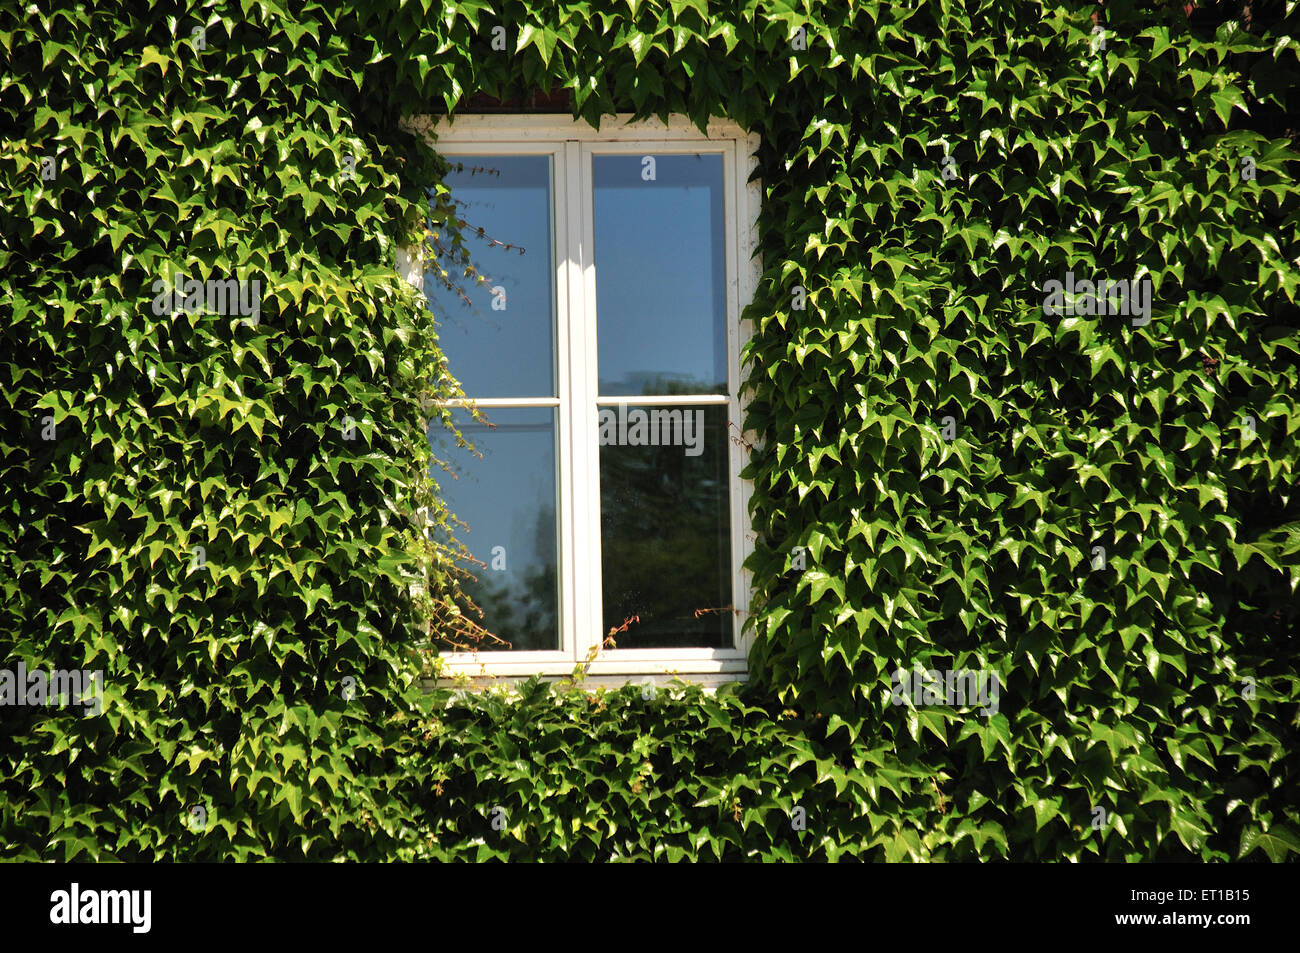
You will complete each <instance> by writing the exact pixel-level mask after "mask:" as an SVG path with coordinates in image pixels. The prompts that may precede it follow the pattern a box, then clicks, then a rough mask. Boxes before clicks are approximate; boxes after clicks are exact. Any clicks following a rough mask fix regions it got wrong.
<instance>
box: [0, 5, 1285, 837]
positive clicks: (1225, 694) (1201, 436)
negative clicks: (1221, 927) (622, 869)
mask: <svg viewBox="0 0 1300 953" xmlns="http://www.w3.org/2000/svg"><path fill="white" fill-rule="evenodd" d="M1298 23H1300V20H1297V15H1296V12H1295V5H1294V4H1283V3H1247V4H1245V6H1244V7H1243V6H1241V5H1239V4H1232V5H1228V4H1223V5H1221V7H1211V6H1207V5H1200V6H1198V5H1196V4H1182V3H1178V4H1173V3H1168V4H1166V3H1147V4H1141V5H1135V4H1127V3H1110V4H1107V5H1106V6H1105V8H1104V10H1101V9H1100V8H1097V7H1095V6H1093V5H1090V4H1071V3H1062V4H1051V5H1046V6H1044V5H1042V4H1038V3H1028V2H1019V0H1011V2H1002V0H989V2H975V0H971V2H967V3H950V2H943V0H934V2H922V3H917V4H914V5H901V4H892V3H836V4H830V3H825V4H817V3H812V2H809V0H801V2H791V3H786V2H782V0H771V2H762V3H759V2H750V3H743V4H742V3H718V2H708V0H663V2H659V0H641V2H637V0H589V2H580V0H573V2H561V3H549V2H548V3H544V4H528V3H525V2H522V0H465V2H455V3H449V4H445V5H444V4H441V3H436V2H396V0H374V2H366V3H356V4H333V3H315V2H307V3H283V4H277V3H273V2H235V0H213V2H206V3H204V2H195V3H178V2H163V3H150V4H145V3H121V4H96V3H88V4H85V5H81V6H78V7H76V8H75V9H62V8H59V9H55V10H54V11H53V12H51V11H48V10H46V9H45V8H43V7H37V6H34V5H33V6H23V5H20V4H18V3H15V2H4V3H0V49H2V50H3V54H0V55H2V56H3V57H4V60H5V65H6V68H5V70H4V71H3V74H2V75H0V126H3V127H4V128H5V129H6V130H7V131H6V133H5V138H4V140H3V142H2V143H0V181H2V182H3V193H2V194H3V197H4V201H3V202H2V203H0V301H3V305H2V306H0V413H2V414H3V417H4V427H3V431H2V434H3V435H2V436H0V480H2V481H3V484H4V486H5V488H6V491H5V495H4V497H3V498H0V539H2V543H3V545H0V589H2V591H3V600H2V601H0V666H6V667H7V668H8V669H9V670H14V669H16V666H17V665H18V664H19V662H22V663H23V664H24V665H25V666H27V668H28V669H37V668H45V669H54V670H67V669H77V670H81V671H94V670H97V671H102V684H103V691H102V700H101V701H102V710H99V708H100V707H101V706H99V705H95V706H86V705H78V704H74V703H71V702H69V703H65V704H17V703H16V702H17V698H16V697H15V696H13V695H12V694H11V695H9V696H4V695H3V694H0V699H6V703H5V704H4V705H3V706H0V718H3V722H4V730H3V732H0V843H2V844H3V845H4V846H3V848H0V855H3V856H5V857H20V858H28V859H34V858H53V859H63V858H65V857H68V858H92V857H93V858H100V859H107V858H118V859H124V860H133V859H148V858H163V857H165V858H175V859H198V858H203V859H212V858H239V859H242V858H261V857H272V858H278V859H290V858H303V857H308V858H313V859H334V858H338V857H343V858H387V857H402V858H408V857H419V858H467V859H474V858H480V857H503V858H514V859H525V858H532V859H561V858H565V857H574V858H584V859H586V858H592V859H606V858H612V859H628V858H632V859H636V858H656V859H679V858H703V859H709V858H724V859H743V858H773V859H778V858H781V859H800V858H813V859H836V858H842V857H843V858H855V859H864V860H882V859H890V860H894V859H935V860H955V859H970V858H977V857H978V858H1010V859H1017V860H1027V859H1067V858H1068V859H1089V858H1106V859H1131V860H1147V859H1178V858H1203V859H1229V858H1237V857H1248V858H1251V859H1263V858H1271V859H1282V858H1285V857H1287V856H1289V855H1290V854H1291V853H1292V852H1294V851H1300V833H1298V832H1300V816H1298V815H1300V809H1298V808H1297V807H1296V805H1297V804H1300V791H1297V771H1296V768H1297V759H1298V758H1300V745H1297V705H1296V701H1295V699H1296V687H1297V674H1296V659H1297V648H1298V647H1297V639H1296V631H1297V618H1298V616H1300V611H1298V609H1297V600H1296V587H1297V585H1298V584H1300V500H1297V498H1296V497H1295V494H1294V492H1293V487H1292V484H1293V482H1294V480H1295V475H1296V462H1297V443H1296V434H1297V429H1300V412H1298V411H1297V408H1296V399H1297V395H1300V382H1298V380H1297V377H1298V376H1300V375H1298V368H1300V364H1298V361H1300V320H1298V315H1297V308H1296V304H1295V301H1294V295H1295V293H1296V289H1297V285H1298V284H1300V267H1298V266H1300V237H1298V236H1297V215H1298V213H1297V210H1298V209H1300V201H1298V200H1300V188H1298V187H1297V185H1296V179H1295V177H1296V173H1297V170H1300V162H1298V160H1300V155H1298V154H1297V153H1296V151H1295V149H1294V138H1295V136H1296V134H1297V129H1298V128H1300V120H1297V113H1298V112H1300V109H1298V101H1297V100H1298V97H1300V92H1298V91H1300V82H1297V79H1298V78H1300V61H1298V56H1300V44H1298V42H1297V40H1296V33H1297V31H1296V27H1297V24H1298ZM539 90H540V91H544V92H545V93H546V94H547V95H554V94H555V93H556V92H558V93H559V94H560V95H563V96H567V101H568V102H570V103H571V104H572V108H573V112H574V114H575V115H578V116H581V117H582V118H584V119H586V120H587V121H590V122H592V123H599V122H600V121H601V120H602V119H608V117H609V116H610V115H611V114H614V113H618V112H627V113H635V114H636V115H638V116H641V117H648V116H656V115H657V116H667V115H670V114H685V115H687V116H689V117H690V118H691V119H692V120H694V121H695V122H696V123H697V124H702V123H703V122H704V121H705V120H706V119H707V118H708V117H709V116H711V115H720V116H726V117H728V118H731V119H734V120H735V121H737V122H739V123H740V124H741V125H743V126H745V127H746V128H748V129H751V130H753V131H755V132H756V133H758V135H759V138H760V142H761V145H760V148H759V152H758V156H757V159H758V164H759V175H760V177H761V179H762V185H763V196H764V201H763V208H762V213H761V217H760V220H759V223H758V234H759V239H760V252H761V255H762V262H763V276H762V281H761V284H760V287H759V291H758V293H757V295H756V297H755V300H754V301H753V303H752V304H751V305H750V306H749V307H748V308H747V309H746V312H745V319H746V320H747V322H749V324H750V326H751V327H752V331H753V336H752V340H751V343H750V345H749V346H748V348H747V351H746V358H747V373H748V389H747V392H746V394H747V406H748V408H749V410H748V418H747V420H746V421H745V422H744V423H745V425H746V428H747V429H748V430H749V431H750V432H751V433H752V434H753V435H754V438H755V439H754V450H753V452H752V455H751V462H750V465H749V467H748V469H747V471H746V475H747V476H748V477H750V478H752V480H753V484H754V491H755V492H754V500H753V505H752V519H753V526H752V532H753V534H754V535H755V536H756V538H757V539H758V543H757V546H756V551H755V553H754V555H753V557H752V559H751V560H750V568H751V569H752V571H753V574H754V579H755V585H756V593H755V598H754V603H753V606H752V613H751V619H750V623H749V624H750V625H752V631H753V632H754V635H755V648H754V650H753V653H752V656H751V659H750V672H751V675H750V681H749V683H748V684H747V685H746V686H744V687H743V688H738V689H735V690H729V691H723V692H720V693H719V694H718V695H716V696H706V695H704V694H702V693H701V692H700V691H699V690H698V689H695V688H688V689H673V690H667V689H665V690H662V691H659V692H657V693H646V692H643V691H642V690H641V689H640V688H628V689H623V690H619V691H614V692H589V691H586V690H584V689H583V687H582V685H581V683H580V682H579V683H578V684H576V685H574V686H571V687H567V688H556V687H548V686H547V685H545V684H540V683H535V682H534V683H529V684H527V685H525V686H523V688H522V689H521V690H520V691H518V692H515V693H502V692H488V693H485V694H483V695H480V696H477V697H474V698H469V699H466V698H463V697H459V696H452V695H449V694H448V693H445V692H438V693H435V694H434V695H432V696H425V695H422V694H421V693H420V692H419V690H418V688H417V687H416V686H415V682H416V678H417V676H418V675H419V674H420V671H421V666H422V665H426V664H427V658H425V657H424V655H423V654H422V652H421V650H420V646H421V644H422V641H423V638H424V630H425V625H426V623H429V622H431V624H432V625H433V626H434V628H435V630H437V629H439V628H440V627H444V626H450V625H454V624H455V622H454V616H451V615H450V614H449V612H450V610H449V603H448V601H447V596H446V592H447V587H448V586H449V585H450V584H451V583H450V581H449V579H450V577H449V575H448V567H449V560H450V554H448V553H447V552H444V551H442V550H436V549H431V548H430V547H429V546H428V544H427V543H425V542H424V541H423V538H422V537H421V535H420V533H419V532H418V527H417V526H416V523H415V521H416V517H415V515H414V514H415V512H416V510H417V509H418V508H420V507H430V508H431V509H432V512H433V513H434V514H435V518H436V519H438V520H440V521H443V520H446V519H447V518H448V516H447V514H446V513H445V512H443V511H442V510H441V508H440V507H439V506H438V504H437V501H436V500H435V499H433V498H432V497H431V496H430V495H429V487H428V485H427V483H426V481H425V478H424V474H425V472H426V470H427V468H428V466H429V451H428V448H427V445H426V444H425V438H424V431H423V429H422V425H421V421H422V414H423V413H424V409H423V408H425V407H427V406H428V403H427V402H428V401H429V400H430V399H431V398H436V397H438V396H445V395H447V394H448V393H451V392H452V390H453V389H454V386H455V385H454V383H453V382H449V381H447V380H446V379H445V378H444V376H443V375H442V368H441V367H440V364H439V356H438V351H437V344H436V338H435V335H434V328H433V323H432V319H433V318H434V317H436V316H432V315H430V314H429V313H428V312H427V311H426V310H425V309H424V307H423V304H422V302H421V300H420V298H419V295H418V293H417V292H415V291H414V290H412V289H410V288H409V287H407V286H406V285H404V284H403V283H402V282H401V280H400V278H399V277H398V274H397V271H396V268H395V264H394V261H395V250H396V248H397V246H398V245H400V244H409V243H412V242H418V241H419V240H420V236H421V234H422V232H423V222H424V221H425V218H426V216H428V215H430V214H435V215H436V214H437V213H438V211H439V208H438V206H439V203H440V202H442V201H447V200H448V199H447V197H446V196H445V195H441V197H439V196H435V198H434V199H433V200H432V203H433V204H432V207H431V205H430V201H431V200H430V199H429V198H428V193H427V192H426V191H425V189H426V187H428V186H431V185H433V184H435V183H436V182H437V181H438V180H439V178H440V176H441V175H442V174H443V173H444V172H445V165H444V164H443V163H442V162H441V161H440V160H439V159H438V157H437V156H436V155H435V154H433V153H430V152H429V151H428V150H426V149H424V148H422V146H421V140H420V139H419V138H418V137H417V136H415V135H413V134H411V133H409V132H407V131H405V128H404V125H403V123H402V120H403V119H404V118H407V117H410V116H412V115H416V114H420V113H427V112H432V111H438V110H441V111H451V112H453V113H459V112H466V111H472V109H473V107H472V97H475V96H482V95H487V96H491V97H498V98H504V99H524V98H527V97H530V96H535V95H536V94H537V91H539ZM191 281H192V282H193V283H192V284H190V283H187V282H191ZM1084 282H1087V283H1089V284H1084ZM1097 282H1106V283H1110V282H1115V283H1118V282H1123V286H1122V287H1123V293H1122V295H1121V293H1120V291H1119V290H1118V288H1117V287H1111V286H1109V285H1107V289H1106V292H1105V293H1103V294H1101V295H1096V294H1094V292H1095V291H1096V283H1097ZM1111 292H1113V294H1112V293H1111ZM236 299H238V303H237V304H236V303H235V302H236ZM426 566H431V567H432V582H433V586H432V592H433V594H434V595H433V597H432V598H430V597H426V596H422V595H420V589H419V587H418V585H413V584H415V583H417V582H418V580H419V579H420V578H421V576H422V574H423V573H424V569H425V567H426ZM413 592H414V593H415V595H412V593H413ZM900 670H901V671H902V672H904V673H907V674H908V677H909V679H910V678H911V673H913V672H917V671H925V672H930V671H933V672H936V673H938V674H939V675H940V677H942V676H943V675H944V674H945V673H949V672H952V673H966V672H970V673H977V674H978V675H979V676H980V677H981V678H983V679H985V680H986V681H985V683H984V684H986V685H987V684H989V683H990V682H992V684H995V685H996V686H997V694H996V698H995V699H991V698H989V697H985V698H984V699H983V703H982V704H978V705H977V704H937V703H935V702H940V701H946V700H950V699H946V698H945V696H944V693H943V688H946V687H947V686H943V687H941V688H940V689H939V692H938V694H937V695H934V694H927V693H926V690H923V689H918V691H917V692H916V694H915V696H913V695H912V693H911V692H910V690H909V691H900V690H899V678H898V675H897V673H899V672H900ZM994 679H995V680H996V681H992V680H994ZM909 684H910V683H909ZM926 688H927V689H928V690H929V691H930V692H931V693H933V692H934V691H935V690H936V686H935V685H934V684H933V683H926ZM2 692H3V676H2V675H0V693H2ZM904 695H906V697H903V696H904ZM966 701H968V702H969V701H971V700H970V699H966Z"/></svg>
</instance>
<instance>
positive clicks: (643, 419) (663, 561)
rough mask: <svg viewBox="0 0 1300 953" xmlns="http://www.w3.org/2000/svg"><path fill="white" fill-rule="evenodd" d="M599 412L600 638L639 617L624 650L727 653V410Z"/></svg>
mask: <svg viewBox="0 0 1300 953" xmlns="http://www.w3.org/2000/svg"><path fill="white" fill-rule="evenodd" d="M597 410H598V413H599V415H600V416H599V420H598V425H599V427H600V524H601V525H600V531H601V536H600V539H601V563H602V572H603V576H602V584H603V593H604V605H605V609H604V629H603V631H604V632H605V633H608V632H609V630H610V629H612V628H616V627H618V626H621V625H622V624H623V622H624V620H625V619H627V618H629V617H631V616H640V621H639V622H634V623H633V624H632V625H631V627H630V628H629V629H628V631H626V632H623V633H620V634H619V635H617V636H615V638H616V640H617V642H618V648H620V649H636V648H668V647H675V646H695V647H704V648H723V647H728V648H729V647H731V646H732V645H733V644H734V639H733V635H732V632H733V613H732V611H731V606H732V591H731V582H732V578H731V511H730V509H729V505H730V504H729V493H728V481H727V410H726V408H725V407H717V406H714V407H671V408H669V407H649V406H632V405H627V406H619V407H600V408H598V409H597ZM696 610H709V611H704V612H701V613H700V614H699V615H698V616H697V615H696Z"/></svg>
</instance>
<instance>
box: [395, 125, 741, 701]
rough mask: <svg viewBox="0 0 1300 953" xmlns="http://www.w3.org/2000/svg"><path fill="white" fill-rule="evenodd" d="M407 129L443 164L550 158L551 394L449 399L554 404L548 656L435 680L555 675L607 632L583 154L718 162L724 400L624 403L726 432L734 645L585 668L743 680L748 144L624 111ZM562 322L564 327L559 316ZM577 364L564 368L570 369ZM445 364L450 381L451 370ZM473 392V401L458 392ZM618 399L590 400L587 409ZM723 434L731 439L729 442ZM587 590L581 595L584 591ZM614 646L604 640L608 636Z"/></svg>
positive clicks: (470, 655)
mask: <svg viewBox="0 0 1300 953" xmlns="http://www.w3.org/2000/svg"><path fill="white" fill-rule="evenodd" d="M415 127H416V128H424V129H430V130H432V134H431V135H430V134H427V133H426V137H427V138H428V141H429V142H430V144H431V145H432V146H433V147H434V148H435V149H437V151H438V152H439V153H441V154H442V155H445V156H448V157H453V156H456V155H510V154H515V155H517V154H530V155H542V154H549V155H550V156H551V161H552V166H551V168H552V172H553V180H552V196H553V199H554V207H553V228H554V234H553V238H552V248H553V262H554V265H555V269H556V272H555V290H556V309H557V310H556V315H557V320H556V329H555V341H556V352H557V365H558V366H557V368H556V373H557V382H558V390H557V393H558V394H559V396H558V397H557V398H543V399H528V398H491V399H488V398H480V399H477V400H473V399H471V400H467V401H452V402H450V403H452V404H466V403H473V404H476V405H477V406H479V407H481V408H483V409H484V410H487V411H489V416H490V411H491V408H493V407H521V406H533V407H557V408H559V413H558V414H557V416H558V418H559V419H558V435H557V440H558V446H557V448H556V469H557V474H556V477H557V486H558V497H559V500H558V502H559V506H558V508H557V509H558V514H557V521H556V524H557V530H558V533H559V542H560V553H559V557H560V558H559V565H558V569H559V575H560V612H559V619H560V646H561V647H560V649H559V650H558V651H517V652H516V651H490V650H480V651H476V652H456V653H448V654H444V655H443V656H442V657H443V659H444V661H445V663H446V672H447V674H448V675H453V676H454V675H459V674H463V675H467V676H470V677H482V676H488V677H508V678H524V677H529V676H532V675H544V676H552V677H555V676H564V675H568V674H571V673H572V671H573V669H574V666H575V665H577V664H578V663H585V662H586V659H587V656H588V652H589V650H590V648H591V646H592V645H593V644H599V643H600V642H601V641H602V640H603V638H604V636H605V635H606V632H605V631H604V629H603V620H602V612H603V607H602V594H601V591H600V590H601V587H600V586H594V585H592V583H593V581H599V580H600V578H601V550H600V467H599V449H600V448H599V446H598V421H597V414H596V413H595V408H596V406H597V400H596V395H597V374H596V370H597V363H596V362H597V348H596V272H595V268H594V265H593V263H592V255H591V249H592V248H593V234H594V220H593V207H592V206H593V189H592V175H591V170H592V156H594V155H609V154H615V155H647V154H656V153H657V154H666V153H673V152H678V153H681V152H701V153H713V154H719V155H721V156H722V162H723V208H724V218H725V223H726V226H725V233H726V249H725V256H726V257H725V261H726V263H727V270H728V274H727V282H726V297H727V335H726V337H727V374H728V387H727V395H726V396H725V397H724V396H719V397H717V398H708V397H704V398H697V397H684V398H676V399H674V398H671V397H647V396H635V397H626V398H623V402H625V403H627V404H629V405H631V404H654V405H656V406H657V405H660V404H675V405H677V406H704V405H710V404H712V405H721V404H725V405H726V407H727V416H728V419H729V420H730V421H731V422H732V423H734V424H735V427H736V429H735V430H732V429H731V428H728V430H727V435H726V437H727V441H728V447H729V449H730V453H729V458H728V459H729V471H730V472H729V476H730V481H729V483H730V501H731V537H732V540H731V560H732V575H733V579H732V604H733V606H734V607H735V608H736V609H737V610H739V611H738V612H733V613H732V614H731V616H732V621H733V628H732V631H733V633H734V638H733V645H732V646H731V647H728V648H721V649H712V648H666V649H620V648H615V649H601V651H600V652H599V654H598V655H597V657H596V659H595V660H594V661H592V662H591V664H590V665H589V666H588V675H589V676H593V677H594V678H595V680H597V681H601V680H612V681H614V682H617V681H620V680H623V679H622V677H623V676H628V677H632V676H650V677H652V678H664V677H668V676H672V675H678V674H680V675H692V676H704V680H706V681H729V680H736V679H743V678H744V676H745V674H746V671H747V658H748V655H749V650H750V646H751V643H752V638H753V637H752V634H750V633H748V632H743V633H742V631H741V630H742V628H743V624H744V622H745V620H746V619H747V618H748V616H749V611H750V604H751V601H752V595H753V589H752V579H751V575H750V573H749V572H748V570H746V569H744V568H743V564H744V561H745V559H746V558H747V557H748V556H749V554H750V553H751V552H752V551H753V546H752V543H751V542H750V540H751V539H752V537H751V536H750V534H749V533H748V531H747V528H748V526H749V500H750V497H751V495H752V491H753V485H752V483H750V482H749V481H748V480H742V479H741V478H740V475H739V474H740V471H741V469H742V468H743V467H744V465H745V463H746V447H745V446H744V445H743V444H750V445H752V444H753V442H754V436H753V435H752V434H742V433H741V428H742V426H743V419H744V418H743V416H742V414H743V407H742V404H741V400H740V390H741V385H742V383H743V377H742V376H741V351H742V349H743V348H744V346H745V343H746V341H748V340H749V338H750V336H751V334H752V333H753V329H752V327H750V326H749V322H747V321H746V322H742V321H741V320H740V313H741V311H742V310H743V308H744V307H745V305H746V304H748V303H749V302H750V301H751V300H753V295H754V292H755V290H756V288H757V286H758V281H759V278H760V276H761V274H762V264H761V262H760V261H759V259H758V257H757V255H756V254H755V251H756V249H757V220H758V211H759V206H760V203H761V201H762V186H761V183H759V182H758V181H757V180H755V181H752V182H751V181H749V178H750V175H751V174H752V173H753V172H754V170H755V168H756V165H757V163H756V159H755V153H756V151H757V149H758V138H757V136H756V135H753V134H748V133H746V132H745V131H744V130H743V129H742V128H741V127H740V126H738V125H736V124H735V123H733V122H730V121H727V120H710V121H709V123H708V126H707V130H708V132H707V135H701V133H700V130H699V129H698V128H697V127H696V126H695V125H694V124H693V123H691V122H690V121H689V120H687V119H685V118H684V117H678V116H672V117H670V118H669V121H668V122H667V123H664V122H662V121H660V120H658V119H651V120H643V121H640V122H636V123H633V122H632V119H631V116H630V115H626V114H623V115H619V116H617V117H616V118H615V119H613V120H605V121H602V123H601V128H600V129H599V130H597V129H595V128H594V127H593V126H591V125H590V124H588V123H586V122H583V121H581V120H573V119H570V118H569V117H564V116H554V115H520V114H504V115H503V114H493V115H464V116H460V117H457V118H455V119H454V120H451V121H449V120H447V118H446V117H439V116H423V117H417V118H416V123H415ZM403 252H404V253H403V254H402V255H400V256H399V262H400V264H401V265H402V270H403V271H404V273H405V274H406V277H407V280H409V281H411V283H412V284H414V285H415V286H416V287H418V288H421V289H422V288H423V280H424V273H423V268H422V262H421V261H420V258H419V256H418V255H417V254H415V253H414V252H413V251H412V250H411V249H404V250H403ZM571 318H572V320H570V319H571ZM575 358H576V360H575ZM454 370H455V369H454V368H453V372H454ZM471 396H472V395H471ZM617 403H619V399H618V398H617V397H615V398H609V397H602V398H600V400H599V406H614V405H616V404H617ZM733 437H736V438H739V439H732V438H733ZM593 590H594V591H593ZM615 640H616V641H617V636H616V637H615Z"/></svg>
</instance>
